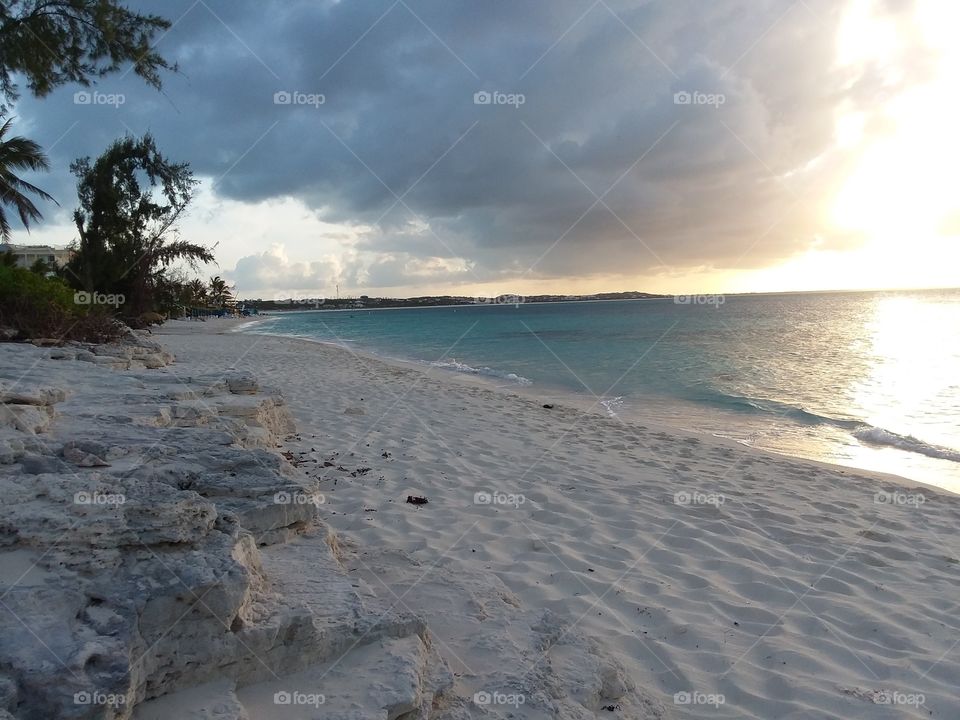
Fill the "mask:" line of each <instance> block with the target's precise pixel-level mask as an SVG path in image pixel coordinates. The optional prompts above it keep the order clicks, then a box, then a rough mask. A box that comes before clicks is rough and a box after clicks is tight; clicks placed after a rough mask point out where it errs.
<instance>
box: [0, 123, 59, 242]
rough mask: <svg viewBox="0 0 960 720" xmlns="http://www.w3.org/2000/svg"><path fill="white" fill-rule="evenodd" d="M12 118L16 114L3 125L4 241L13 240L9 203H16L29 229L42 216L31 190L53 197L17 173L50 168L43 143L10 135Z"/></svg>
mask: <svg viewBox="0 0 960 720" xmlns="http://www.w3.org/2000/svg"><path fill="white" fill-rule="evenodd" d="M12 122H13V118H10V119H9V120H7V121H6V122H5V123H3V125H2V126H0V238H2V239H3V241H4V242H9V241H10V221H9V220H8V219H7V211H6V206H10V207H12V208H13V209H14V210H15V211H16V213H17V215H18V216H19V217H20V222H22V223H23V226H24V227H25V228H28V229H29V228H30V223H31V222H36V221H38V220H40V219H41V218H42V216H41V214H40V210H38V209H37V206H36V205H34V204H33V201H32V200H31V199H30V197H29V196H28V194H32V195H36V196H37V197H40V198H43V199H44V200H53V198H52V197H50V195H48V194H47V193H45V192H44V191H43V190H41V189H40V188H38V187H37V186H36V185H31V184H30V183H28V182H27V181H26V180H22V179H20V178H19V177H18V176H17V174H16V171H18V170H32V171H39V170H47V169H48V168H49V163H48V162H47V158H46V156H45V155H44V154H43V151H42V150H41V149H40V146H39V145H37V144H36V143H35V142H34V141H33V140H28V139H27V138H24V137H19V136H14V137H7V133H8V132H9V131H10V123H12ZM53 201H54V202H56V200H53Z"/></svg>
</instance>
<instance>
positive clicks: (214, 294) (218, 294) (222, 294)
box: [207, 275, 233, 310]
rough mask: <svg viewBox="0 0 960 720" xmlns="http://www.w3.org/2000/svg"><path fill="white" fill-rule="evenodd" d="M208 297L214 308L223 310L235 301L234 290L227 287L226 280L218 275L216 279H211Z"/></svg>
mask: <svg viewBox="0 0 960 720" xmlns="http://www.w3.org/2000/svg"><path fill="white" fill-rule="evenodd" d="M207 297H208V299H209V301H210V304H211V305H212V306H213V307H215V308H217V309H218V310H222V309H223V308H225V307H226V306H227V303H228V302H230V301H231V300H233V288H231V287H230V286H229V285H227V281H226V280H224V279H223V278H221V277H220V276H219V275H217V276H216V277H212V278H210V287H209V289H208V290H207Z"/></svg>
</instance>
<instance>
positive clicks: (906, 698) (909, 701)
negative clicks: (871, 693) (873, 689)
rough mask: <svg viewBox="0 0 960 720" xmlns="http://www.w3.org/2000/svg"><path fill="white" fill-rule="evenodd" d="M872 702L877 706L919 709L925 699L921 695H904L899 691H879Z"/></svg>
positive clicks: (924, 696)
mask: <svg viewBox="0 0 960 720" xmlns="http://www.w3.org/2000/svg"><path fill="white" fill-rule="evenodd" d="M874 702H875V703H876V704H877V705H907V706H909V707H920V706H921V705H925V704H926V702H927V697H926V695H924V694H923V693H905V692H900V691H899V690H881V691H880V692H879V693H878V694H877V695H876V697H875V698H874Z"/></svg>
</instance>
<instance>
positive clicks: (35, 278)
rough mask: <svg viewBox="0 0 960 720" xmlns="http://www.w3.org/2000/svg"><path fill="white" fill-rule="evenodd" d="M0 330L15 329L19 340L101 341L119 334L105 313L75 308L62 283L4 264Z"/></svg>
mask: <svg viewBox="0 0 960 720" xmlns="http://www.w3.org/2000/svg"><path fill="white" fill-rule="evenodd" d="M0 327H3V328H10V329H13V330H15V331H16V332H17V337H18V338H19V339H29V338H56V339H58V340H61V341H62V340H85V341H89V342H103V341H105V340H109V339H111V338H113V337H117V336H118V335H119V334H120V333H121V327H120V326H119V325H118V323H116V322H115V321H114V320H113V319H112V318H111V316H110V315H109V313H106V312H103V311H101V310H98V309H94V310H91V309H89V308H88V307H86V306H82V305H78V304H77V303H76V302H75V295H74V291H73V290H72V289H71V288H70V287H69V286H68V285H67V284H66V283H65V282H63V280H60V279H59V278H48V277H44V276H43V275H38V274H37V273H34V272H30V271H29V270H26V269H24V268H18V267H12V266H10V265H4V264H0Z"/></svg>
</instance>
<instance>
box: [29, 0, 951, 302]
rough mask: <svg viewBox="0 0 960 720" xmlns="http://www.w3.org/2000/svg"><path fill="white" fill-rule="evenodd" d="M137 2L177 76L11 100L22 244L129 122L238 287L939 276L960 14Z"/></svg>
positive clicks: (750, 284) (62, 240) (705, 286)
mask: <svg viewBox="0 0 960 720" xmlns="http://www.w3.org/2000/svg"><path fill="white" fill-rule="evenodd" d="M130 5H131V7H134V8H136V9H138V10H147V11H152V12H156V13H158V14H161V15H163V16H165V17H167V18H168V19H170V20H171V22H173V27H172V28H171V29H170V31H169V32H168V33H166V34H165V35H164V36H163V37H162V38H161V39H160V41H159V44H158V49H159V50H160V51H161V52H162V53H163V54H164V55H165V56H166V57H168V58H170V59H173V60H175V61H177V62H178V63H179V64H180V73H179V74H168V75H167V76H166V77H165V82H164V90H163V92H162V93H158V92H156V91H154V90H152V89H151V88H148V87H145V86H144V85H143V83H142V82H141V81H139V80H138V79H137V78H136V77H134V76H133V74H132V73H129V74H127V75H124V76H111V77H108V78H106V79H104V80H103V81H102V83H101V84H100V85H98V86H97V87H96V88H91V89H90V91H94V92H95V93H97V94H95V95H90V94H88V95H86V96H77V95H76V94H75V93H77V91H78V90H82V89H81V88H78V87H68V88H64V89H62V90H59V91H58V92H56V93H55V94H53V95H51V96H50V97H48V98H45V99H43V100H36V99H34V98H32V97H29V96H27V95H25V96H24V98H23V99H22V101H20V102H19V103H17V105H16V106H15V108H14V113H13V114H14V115H16V117H17V120H16V121H15V122H16V132H17V134H21V135H27V136H29V137H31V138H33V139H35V140H37V141H38V142H39V143H40V144H41V145H42V146H43V147H44V148H45V149H46V150H47V152H48V155H49V156H50V160H51V165H52V167H53V169H54V170H53V172H51V173H47V174H44V175H40V176H36V177H35V178H30V179H31V180H32V181H34V182H36V183H37V184H39V185H40V186H41V187H43V188H45V189H47V190H49V191H50V192H51V193H52V194H53V195H54V196H55V197H56V198H57V199H58V200H59V202H60V208H55V207H53V206H49V207H46V208H45V214H46V217H47V219H46V222H44V223H43V224H41V225H39V226H38V227H36V228H35V229H34V230H33V231H32V232H31V233H30V234H29V235H28V234H26V233H25V232H22V231H18V232H17V233H15V242H21V243H34V244H35V243H49V244H54V245H66V244H67V243H69V242H70V241H71V240H72V239H73V238H74V237H75V232H74V231H73V229H72V224H71V219H70V215H71V213H72V210H73V207H74V206H75V203H76V195H75V191H74V187H73V178H72V177H71V176H70V174H69V172H68V169H67V168H68V166H69V164H70V162H71V161H72V160H73V159H75V158H76V157H78V156H83V155H92V156H96V155H98V154H99V153H100V152H102V151H103V149H104V148H105V147H106V146H107V145H108V144H109V143H110V142H111V141H112V140H113V139H115V138H117V137H119V136H121V135H123V134H124V133H134V134H142V133H144V132H146V131H150V132H152V133H153V134H154V135H155V136H156V138H157V140H158V143H159V145H160V147H161V148H162V150H163V151H164V152H165V153H166V154H167V155H168V156H169V157H171V158H172V159H174V160H177V161H187V162H189V163H190V164H191V166H192V168H193V170H194V172H195V173H196V175H197V177H198V178H199V179H200V180H201V181H202V184H201V186H200V188H199V191H198V195H197V200H196V202H195V204H194V206H193V207H192V210H191V212H190V215H189V217H188V218H187V219H186V220H185V221H184V222H183V224H182V234H183V236H184V237H186V238H189V239H191V240H193V241H199V242H204V243H207V244H211V245H213V244H216V245H217V247H216V256H217V259H218V262H219V267H213V266H211V267H209V268H204V269H203V273H204V274H205V275H209V274H213V273H218V274H221V275H223V276H224V277H225V278H227V279H228V280H230V281H232V282H235V283H236V284H237V288H238V290H239V293H240V295H241V296H243V297H263V298H268V297H289V296H292V295H294V296H295V295H310V296H325V295H332V294H333V293H334V291H335V287H336V285H338V284H339V286H340V293H341V295H346V294H361V293H362V294H369V295H418V294H446V293H452V294H460V295H492V294H497V293H506V292H516V293H521V294H532V293H546V292H557V293H581V292H597V291H610V290H646V291H650V292H666V293H671V292H677V293H682V292H747V291H769V290H812V289H842V288H896V287H947V286H956V285H958V271H957V268H958V267H960V242H958V241H960V191H958V183H957V180H956V173H957V168H958V167H960V141H958V139H957V134H958V128H960V45H958V44H957V43H956V41H955V35H956V31H957V29H958V28H960V2H954V1H953V0H843V1H841V0H796V1H795V2H792V1H791V0H710V1H707V0H651V1H648V2H644V1H642V0H629V1H627V0H595V1H594V0H550V1H549V2H546V1H544V0H520V1H517V0H490V1H488V2H482V3H480V2H475V1H473V2H461V1H460V0H456V1H453V0H427V1H424V0H395V1H394V0H372V1H370V2H367V1H361V0H340V1H336V0H322V1H318V0H302V1H294V0H282V1H281V0H276V1H274V2H269V1H266V0H242V1H239V0H162V1H161V0H156V1H151V2H131V3H130ZM278 93H279V95H278ZM284 93H287V94H286V95H284ZM477 93H486V94H482V95H480V96H477ZM285 99H290V102H289V103H285V102H283V101H284V100H285ZM478 99H479V100H480V102H477V101H478ZM485 99H490V102H489V103H485V102H483V100H485ZM321 100H322V102H321ZM687 101H689V102H687Z"/></svg>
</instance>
